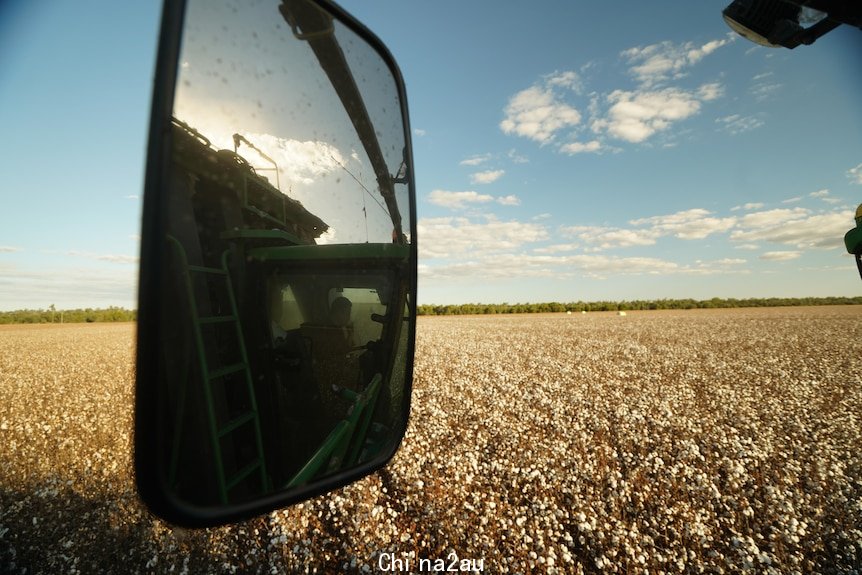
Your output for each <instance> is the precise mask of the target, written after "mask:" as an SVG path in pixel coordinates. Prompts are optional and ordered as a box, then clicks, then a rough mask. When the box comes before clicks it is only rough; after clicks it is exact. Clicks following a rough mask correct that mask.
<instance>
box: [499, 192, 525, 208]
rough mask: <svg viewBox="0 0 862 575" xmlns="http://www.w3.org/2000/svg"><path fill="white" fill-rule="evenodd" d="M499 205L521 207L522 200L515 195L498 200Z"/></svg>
mask: <svg viewBox="0 0 862 575" xmlns="http://www.w3.org/2000/svg"><path fill="white" fill-rule="evenodd" d="M497 203H498V204H500V205H503V206H520V205H521V200H520V199H519V198H518V196H516V195H514V194H509V195H508V196H502V197H499V198H497Z"/></svg>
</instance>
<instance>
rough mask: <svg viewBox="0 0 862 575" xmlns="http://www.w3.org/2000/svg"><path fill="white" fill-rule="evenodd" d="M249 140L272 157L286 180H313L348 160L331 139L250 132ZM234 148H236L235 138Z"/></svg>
mask: <svg viewBox="0 0 862 575" xmlns="http://www.w3.org/2000/svg"><path fill="white" fill-rule="evenodd" d="M246 137H247V138H248V139H249V141H251V142H254V145H255V146H257V147H258V148H260V149H261V150H263V151H264V153H266V154H267V155H268V156H269V157H270V158H272V159H273V160H274V161H275V163H276V165H278V171H279V173H280V174H281V182H282V191H283V190H284V189H285V186H286V184H285V181H287V182H296V183H302V184H307V185H309V184H313V183H314V182H316V181H318V180H319V179H320V178H322V177H323V176H325V175H327V174H330V173H332V172H335V171H338V170H340V169H342V168H341V167H342V166H343V165H344V164H345V163H346V160H345V159H344V157H343V156H342V154H341V152H340V151H339V150H338V148H336V147H335V146H332V145H331V144H329V143H328V142H322V141H315V140H306V141H299V140H288V139H284V138H279V137H278V136H273V135H271V134H248V135H247V136H246ZM229 147H230V148H233V141H232V140H231V145H230V146H229Z"/></svg>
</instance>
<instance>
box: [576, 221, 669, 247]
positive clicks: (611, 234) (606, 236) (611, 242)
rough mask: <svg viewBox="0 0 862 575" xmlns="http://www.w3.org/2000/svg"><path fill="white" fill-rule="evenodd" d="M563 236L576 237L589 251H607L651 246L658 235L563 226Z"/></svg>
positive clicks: (615, 229) (601, 228)
mask: <svg viewBox="0 0 862 575" xmlns="http://www.w3.org/2000/svg"><path fill="white" fill-rule="evenodd" d="M560 231H561V232H562V234H563V235H564V236H567V237H576V238H578V239H580V240H581V241H583V242H584V243H585V244H588V245H589V246H590V248H588V249H591V250H593V251H594V250H607V249H614V248H627V247H632V246H651V245H653V244H655V242H656V239H657V238H658V234H656V233H654V232H652V231H650V230H626V229H621V228H606V227H599V226H564V227H562V228H560Z"/></svg>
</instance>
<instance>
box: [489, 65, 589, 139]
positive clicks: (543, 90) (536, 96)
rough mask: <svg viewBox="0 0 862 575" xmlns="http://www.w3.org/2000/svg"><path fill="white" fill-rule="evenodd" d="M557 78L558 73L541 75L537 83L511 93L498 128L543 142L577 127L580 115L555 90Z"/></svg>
mask: <svg viewBox="0 0 862 575" xmlns="http://www.w3.org/2000/svg"><path fill="white" fill-rule="evenodd" d="M562 74H565V73H562ZM560 77H561V74H557V75H556V76H552V77H549V78H545V81H544V82H543V83H542V84H541V85H534V86H532V87H530V88H527V89H526V90H522V91H520V92H518V93H517V94H515V95H514V96H512V98H511V99H510V100H509V104H508V105H507V106H506V109H505V110H504V118H503V121H502V122H500V129H501V130H503V132H504V133H506V134H514V135H516V136H523V137H525V138H529V139H531V140H533V141H536V142H539V143H540V144H543V145H544V144H547V143H549V142H551V141H553V140H554V138H555V136H556V134H557V133H558V132H559V131H560V130H563V129H566V128H570V127H574V126H577V125H578V124H579V123H580V122H581V114H580V112H578V110H576V109H575V108H573V107H572V106H570V105H569V104H567V103H566V102H564V101H563V100H562V99H561V95H560V94H559V92H560V89H561V84H562V83H563V81H562V80H559V78H560ZM555 78H556V80H555Z"/></svg>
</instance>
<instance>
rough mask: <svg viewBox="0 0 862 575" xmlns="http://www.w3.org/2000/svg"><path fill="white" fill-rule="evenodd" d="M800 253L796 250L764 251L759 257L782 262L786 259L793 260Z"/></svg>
mask: <svg viewBox="0 0 862 575" xmlns="http://www.w3.org/2000/svg"><path fill="white" fill-rule="evenodd" d="M801 255H802V252H797V251H784V252H764V253H763V254H761V255H760V259H762V260H765V261H770V262H784V261H788V260H795V259H796V258H798V257H800V256H801Z"/></svg>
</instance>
